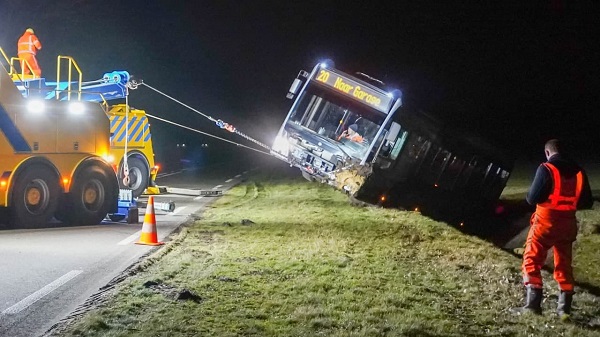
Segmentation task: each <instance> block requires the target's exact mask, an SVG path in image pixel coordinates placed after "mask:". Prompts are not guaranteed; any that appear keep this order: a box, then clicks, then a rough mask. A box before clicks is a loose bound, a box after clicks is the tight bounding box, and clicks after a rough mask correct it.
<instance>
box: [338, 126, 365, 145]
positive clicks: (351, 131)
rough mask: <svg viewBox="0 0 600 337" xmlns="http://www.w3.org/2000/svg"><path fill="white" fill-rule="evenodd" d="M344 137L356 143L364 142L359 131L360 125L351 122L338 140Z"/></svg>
mask: <svg viewBox="0 0 600 337" xmlns="http://www.w3.org/2000/svg"><path fill="white" fill-rule="evenodd" d="M343 138H347V139H350V140H351V141H353V142H356V143H362V142H363V141H364V139H363V137H362V136H361V135H360V134H359V133H358V125H356V124H351V125H350V126H349V127H348V129H346V130H344V132H342V134H341V135H340V136H339V137H338V140H341V139H343Z"/></svg>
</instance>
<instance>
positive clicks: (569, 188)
mask: <svg viewBox="0 0 600 337" xmlns="http://www.w3.org/2000/svg"><path fill="white" fill-rule="evenodd" d="M543 165H544V166H545V167H546V168H547V169H548V170H549V171H550V173H551V176H552V182H553V185H554V188H553V190H552V193H551V194H550V195H549V196H548V200H546V201H545V202H543V203H541V204H538V205H537V207H536V210H535V213H534V214H533V215H532V216H531V227H530V229H529V233H528V235H527V246H526V248H525V252H524V254H523V281H524V283H525V285H526V286H527V285H530V286H532V287H534V288H542V286H543V281H542V274H541V269H542V267H543V266H544V262H545V260H546V254H547V252H548V250H549V249H550V248H552V247H554V279H556V282H558V285H559V287H560V289H561V290H562V291H568V292H571V291H573V287H574V283H575V281H574V279H573V268H572V266H571V262H572V250H573V249H572V248H573V247H572V245H573V242H574V241H575V239H576V237H577V218H576V217H575V212H576V210H577V202H578V201H579V196H580V194H581V190H582V188H583V173H582V172H581V171H579V172H578V173H577V175H576V176H575V177H572V178H569V179H567V178H565V177H562V176H561V175H560V172H559V171H558V169H557V168H556V167H555V166H554V165H552V164H550V163H544V164H543Z"/></svg>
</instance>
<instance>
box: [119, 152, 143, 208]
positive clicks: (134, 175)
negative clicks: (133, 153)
mask: <svg viewBox="0 0 600 337" xmlns="http://www.w3.org/2000/svg"><path fill="white" fill-rule="evenodd" d="M127 166H128V167H129V186H125V184H124V183H123V179H119V187H120V188H130V189H131V191H132V194H133V197H134V198H137V197H139V196H140V195H142V193H144V190H145V189H146V187H148V180H149V179H150V178H149V177H150V172H149V171H148V167H147V166H146V164H145V163H144V161H143V160H141V159H139V158H135V157H131V158H128V159H127ZM122 171H123V170H121V172H122Z"/></svg>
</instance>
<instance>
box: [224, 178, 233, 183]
mask: <svg viewBox="0 0 600 337" xmlns="http://www.w3.org/2000/svg"><path fill="white" fill-rule="evenodd" d="M232 180H233V179H227V180H225V182H226V183H230V182H231V181H232Z"/></svg>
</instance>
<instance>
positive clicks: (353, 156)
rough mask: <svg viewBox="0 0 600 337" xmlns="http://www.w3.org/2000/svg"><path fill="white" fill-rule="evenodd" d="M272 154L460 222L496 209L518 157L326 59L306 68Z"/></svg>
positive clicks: (362, 192)
mask: <svg viewBox="0 0 600 337" xmlns="http://www.w3.org/2000/svg"><path fill="white" fill-rule="evenodd" d="M287 97H288V98H289V99H292V100H293V103H292V105H291V108H290V110H289V113H288V114H287V116H286V118H285V120H284V121H283V123H282V125H281V127H280V129H279V131H278V133H277V136H276V137H275V140H274V142H273V146H272V150H271V154H272V155H274V156H275V157H277V158H279V159H281V160H283V161H285V162H287V163H288V164H290V165H291V166H294V167H297V168H298V169H300V171H301V173H302V175H303V176H304V177H305V178H306V179H308V180H310V181H318V182H321V183H326V184H329V185H332V186H334V187H336V188H337V189H338V190H340V191H343V192H345V193H347V194H348V195H349V196H350V197H351V198H352V199H355V200H357V201H361V202H365V203H369V204H377V205H383V206H390V207H397V208H401V209H409V210H418V211H420V212H421V213H423V214H426V215H430V216H432V217H440V218H442V217H443V218H444V219H445V220H447V221H452V222H456V223H462V222H464V221H465V220H467V219H468V218H469V216H470V215H474V214H477V213H480V212H481V211H483V210H486V211H487V210H493V209H496V208H495V206H497V203H498V199H499V197H500V194H501V193H502V191H503V189H504V187H505V186H506V182H507V180H508V178H509V176H510V172H511V170H512V168H513V164H514V161H513V160H512V159H511V158H510V157H509V156H507V155H506V154H505V153H504V151H502V149H499V148H497V147H495V146H493V145H491V144H490V143H488V142H487V141H485V140H483V139H481V138H478V137H476V136H473V135H468V134H466V133H465V132H462V131H459V130H453V129H451V128H449V127H447V126H446V125H445V124H444V123H442V122H440V121H439V120H436V119H435V118H433V117H431V116H429V115H427V114H425V113H422V112H418V111H409V109H407V108H405V107H404V106H403V102H402V92H401V91H400V90H397V89H396V90H386V89H385V85H384V83H383V82H381V81H379V80H377V79H375V78H373V77H371V76H369V75H366V74H363V73H356V74H355V75H350V74H348V73H345V72H343V71H341V70H338V69H336V68H335V65H334V63H333V62H332V61H330V60H327V61H325V62H321V63H319V64H317V65H315V67H314V68H313V70H312V71H311V72H310V73H309V72H307V71H304V70H302V71H300V72H299V73H298V76H297V77H296V79H295V80H294V81H293V83H292V85H291V87H290V89H289V91H288V94H287Z"/></svg>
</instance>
